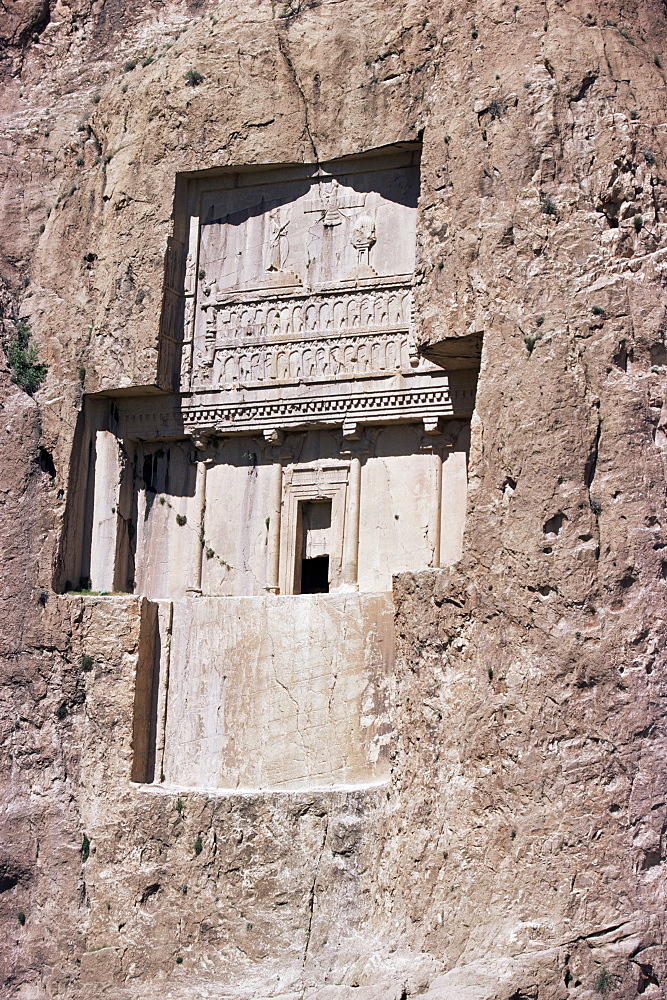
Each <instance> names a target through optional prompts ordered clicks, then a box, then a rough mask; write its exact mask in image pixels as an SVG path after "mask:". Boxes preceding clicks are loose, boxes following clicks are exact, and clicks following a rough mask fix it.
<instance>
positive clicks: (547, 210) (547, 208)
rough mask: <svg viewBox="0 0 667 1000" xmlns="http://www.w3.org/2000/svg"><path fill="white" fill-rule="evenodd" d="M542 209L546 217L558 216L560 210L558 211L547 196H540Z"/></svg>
mask: <svg viewBox="0 0 667 1000" xmlns="http://www.w3.org/2000/svg"><path fill="white" fill-rule="evenodd" d="M540 208H541V209H542V211H543V212H544V214H545V215H557V214H558V210H557V209H556V205H555V203H554V202H553V201H552V199H551V198H550V197H549V195H547V194H543V195H540Z"/></svg>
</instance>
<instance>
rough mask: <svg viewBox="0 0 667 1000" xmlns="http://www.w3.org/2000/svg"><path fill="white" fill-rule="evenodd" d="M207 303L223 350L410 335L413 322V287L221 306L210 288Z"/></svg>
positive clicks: (210, 334) (211, 334) (210, 330)
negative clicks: (348, 336) (394, 332)
mask: <svg viewBox="0 0 667 1000" xmlns="http://www.w3.org/2000/svg"><path fill="white" fill-rule="evenodd" d="M207 295H208V296H209V301H207V299H206V296H205V297H204V300H203V302H201V309H202V312H204V313H205V314H206V338H207V340H208V339H213V338H215V340H216V341H217V342H220V343H223V344H227V343H229V344H232V343H239V342H240V343H253V344H255V343H266V342H270V341H278V340H284V339H286V338H287V339H289V338H290V337H292V338H296V339H298V340H304V339H309V338H310V337H312V338H317V339H319V338H321V337H323V336H327V335H334V336H335V335H336V334H342V333H346V332H353V331H356V332H362V331H366V332H369V333H371V332H373V331H380V330H386V329H387V328H389V329H402V330H408V329H409V328H410V326H411V320H412V287H411V285H406V284H401V285H396V286H393V287H390V288H385V289H382V288H379V289H378V288H374V289H371V288H369V289H364V290H359V289H353V290H349V291H348V290H341V291H337V292H334V293H333V294H326V295H324V294H314V293H304V294H302V295H298V296H290V298H289V299H277V298H272V299H264V300H254V301H253V300H249V301H247V302H227V303H222V302H218V301H217V299H216V293H215V290H214V289H213V288H212V287H211V286H208V290H207Z"/></svg>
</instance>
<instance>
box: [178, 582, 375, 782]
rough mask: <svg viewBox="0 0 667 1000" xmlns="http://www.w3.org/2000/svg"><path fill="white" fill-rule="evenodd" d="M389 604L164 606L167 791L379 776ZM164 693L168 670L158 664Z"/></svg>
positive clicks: (326, 601) (282, 601)
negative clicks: (169, 613)
mask: <svg viewBox="0 0 667 1000" xmlns="http://www.w3.org/2000/svg"><path fill="white" fill-rule="evenodd" d="M393 613H394V608H393V602H392V598H391V595H389V594H363V595H360V594H342V595H331V594H327V595H325V594H317V595H301V596H298V597H282V596H279V597H277V596H273V595H268V594H267V595H266V596H265V597H254V598H243V597H241V598H204V597H199V598H185V599H182V600H178V601H175V602H174V605H173V620H172V636H171V656H170V663H169V667H168V670H169V674H168V676H169V681H168V684H169V687H168V700H167V710H166V726H165V737H164V760H163V764H162V771H163V773H164V776H165V782H166V783H167V784H168V785H176V786H183V787H191V788H204V789H206V788H208V789H213V788H217V789H221V788H229V789H239V788H257V789H281V788H284V789H297V788H307V787H332V786H337V785H342V786H345V785H360V784H361V785H363V784H367V783H369V782H374V781H379V780H382V779H383V778H384V777H386V776H387V774H388V762H387V743H388V740H389V732H390V726H389V720H388V715H387V685H388V683H389V670H390V668H391V666H392V661H393ZM161 673H162V683H163V684H164V683H165V678H166V664H164V663H163V665H162V671H161Z"/></svg>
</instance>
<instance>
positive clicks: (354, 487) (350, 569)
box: [343, 455, 361, 590]
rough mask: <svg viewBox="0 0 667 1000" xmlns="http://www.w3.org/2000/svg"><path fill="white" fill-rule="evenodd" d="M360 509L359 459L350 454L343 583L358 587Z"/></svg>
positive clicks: (351, 588)
mask: <svg viewBox="0 0 667 1000" xmlns="http://www.w3.org/2000/svg"><path fill="white" fill-rule="evenodd" d="M360 509H361V459H360V458H359V456H358V455H352V458H351V459H350V477H349V480H348V485H347V509H346V511H345V535H344V538H343V585H344V586H345V587H346V588H347V589H350V590H357V589H358V586H359V584H358V575H359V512H360Z"/></svg>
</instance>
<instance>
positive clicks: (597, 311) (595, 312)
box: [591, 305, 605, 316]
mask: <svg viewBox="0 0 667 1000" xmlns="http://www.w3.org/2000/svg"><path fill="white" fill-rule="evenodd" d="M591 312H592V313H593V315H594V316H604V315H605V311H604V309H603V308H602V306H598V305H594V306H591Z"/></svg>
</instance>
